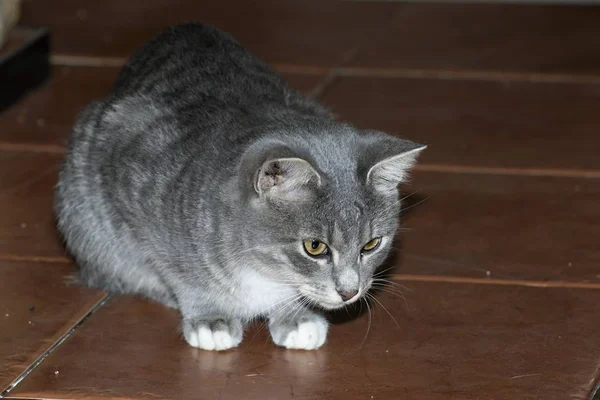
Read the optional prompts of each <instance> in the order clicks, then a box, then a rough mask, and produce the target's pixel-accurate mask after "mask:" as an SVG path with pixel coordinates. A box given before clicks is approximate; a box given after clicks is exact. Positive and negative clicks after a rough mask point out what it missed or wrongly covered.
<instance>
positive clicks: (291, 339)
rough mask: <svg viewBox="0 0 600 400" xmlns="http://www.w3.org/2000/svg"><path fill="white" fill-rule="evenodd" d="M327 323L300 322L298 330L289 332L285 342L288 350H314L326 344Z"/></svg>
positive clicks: (318, 320)
mask: <svg viewBox="0 0 600 400" xmlns="http://www.w3.org/2000/svg"><path fill="white" fill-rule="evenodd" d="M327 328H328V326H327V322H325V321H324V320H321V319H315V320H311V321H305V322H300V323H299V324H298V328H297V329H295V330H293V331H291V332H289V333H288V336H287V338H286V339H285V340H284V342H283V347H285V348H287V349H299V350H314V349H318V348H319V347H321V346H322V345H323V343H325V339H326V338H327Z"/></svg>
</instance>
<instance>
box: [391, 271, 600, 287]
mask: <svg viewBox="0 0 600 400" xmlns="http://www.w3.org/2000/svg"><path fill="white" fill-rule="evenodd" d="M389 279H390V280H392V281H411V282H442V283H443V282H445V283H469V284H480V285H500V286H524V287H533V288H542V289H543V288H563V289H594V290H596V289H600V283H589V282H567V281H551V280H550V281H537V280H527V279H497V278H469V277H459V276H443V275H418V274H410V275H409V274H392V275H390V276H389Z"/></svg>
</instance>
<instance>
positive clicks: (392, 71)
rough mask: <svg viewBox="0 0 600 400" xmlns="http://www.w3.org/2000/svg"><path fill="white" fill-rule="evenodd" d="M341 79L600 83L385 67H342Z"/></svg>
mask: <svg viewBox="0 0 600 400" xmlns="http://www.w3.org/2000/svg"><path fill="white" fill-rule="evenodd" d="M340 75H341V76H347V77H365V78H405V79H438V80H468V81H490V82H530V83H587V84H598V83H600V75H573V74H558V73H540V72H514V71H513V72H511V71H506V72H504V71H493V70H489V71H485V70H447V69H416V68H382V67H343V68H341V70H340Z"/></svg>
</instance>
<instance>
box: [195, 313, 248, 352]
mask: <svg viewBox="0 0 600 400" xmlns="http://www.w3.org/2000/svg"><path fill="white" fill-rule="evenodd" d="M243 334H244V326H243V325H242V322H241V321H240V320H238V319H228V320H226V319H212V320H207V319H193V320H191V321H184V323H183V335H184V337H185V340H186V341H187V342H188V344H189V345H190V346H192V347H198V348H200V349H204V350H227V349H231V348H233V347H237V345H239V344H240V343H241V341H242V336H243Z"/></svg>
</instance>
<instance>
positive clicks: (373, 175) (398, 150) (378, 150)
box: [365, 135, 427, 194]
mask: <svg viewBox="0 0 600 400" xmlns="http://www.w3.org/2000/svg"><path fill="white" fill-rule="evenodd" d="M378 136H379V135H378ZM426 148H427V146H426V145H423V144H419V143H415V142H411V141H410V140H404V139H397V138H393V137H389V136H387V135H386V136H385V137H382V136H379V137H378V138H376V139H375V140H372V141H370V143H369V144H368V145H367V148H366V154H365V157H366V159H367V160H368V163H367V165H368V168H367V174H366V181H367V182H366V183H367V185H369V186H371V187H373V188H374V189H375V190H376V191H378V192H380V193H382V194H396V193H398V184H399V183H401V182H404V181H405V180H406V179H407V178H408V172H409V171H410V169H411V168H412V167H413V166H414V165H415V163H416V162H417V157H418V156H419V154H420V153H421V152H422V151H423V150H425V149H426Z"/></svg>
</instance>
